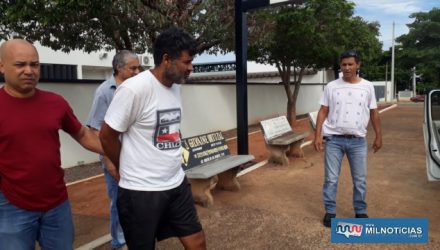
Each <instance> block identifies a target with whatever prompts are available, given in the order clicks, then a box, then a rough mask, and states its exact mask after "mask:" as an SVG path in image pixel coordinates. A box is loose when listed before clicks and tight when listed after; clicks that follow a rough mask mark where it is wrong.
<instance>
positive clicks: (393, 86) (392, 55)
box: [391, 22, 396, 101]
mask: <svg viewBox="0 0 440 250" xmlns="http://www.w3.org/2000/svg"><path fill="white" fill-rule="evenodd" d="M394 26H395V24H394V22H393V37H392V40H391V42H392V43H391V93H392V94H393V96H392V97H391V101H392V100H394V98H395V97H396V96H395V95H394V93H395V92H396V85H395V84H394V59H395V55H394Z"/></svg>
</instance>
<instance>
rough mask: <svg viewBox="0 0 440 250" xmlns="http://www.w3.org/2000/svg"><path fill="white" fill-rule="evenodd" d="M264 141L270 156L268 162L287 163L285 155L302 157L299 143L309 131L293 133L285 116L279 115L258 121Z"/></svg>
mask: <svg viewBox="0 0 440 250" xmlns="http://www.w3.org/2000/svg"><path fill="white" fill-rule="evenodd" d="M260 124H261V128H262V131H263V134H264V139H265V141H266V147H267V149H268V150H269V151H270V153H271V156H270V158H269V162H273V163H276V164H282V165H288V164H289V159H288V158H287V155H289V156H293V157H304V152H303V150H302V148H301V143H302V142H303V141H304V138H306V137H307V136H308V135H309V133H308V132H304V133H294V132H293V131H292V128H291V127H290V125H289V122H288V121H287V118H286V116H280V117H276V118H272V119H268V120H264V121H261V122H260Z"/></svg>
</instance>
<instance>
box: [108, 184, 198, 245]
mask: <svg viewBox="0 0 440 250" xmlns="http://www.w3.org/2000/svg"><path fill="white" fill-rule="evenodd" d="M117 206H118V214H119V221H120V223H121V226H122V229H123V231H124V236H125V241H126V242H127V246H128V248H129V249H130V250H135V249H154V248H155V242H156V239H157V240H163V239H166V238H169V237H184V236H188V235H191V234H194V233H198V232H200V231H201V230H202V226H201V224H200V221H199V218H198V216H197V211H196V208H195V206H194V199H193V197H192V193H191V184H190V183H189V182H188V180H187V179H186V177H185V179H184V180H183V182H182V184H180V186H178V187H176V188H173V189H170V190H166V191H135V190H128V189H124V188H121V187H119V189H118V199H117Z"/></svg>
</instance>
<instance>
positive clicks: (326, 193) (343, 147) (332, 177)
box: [323, 136, 367, 214]
mask: <svg viewBox="0 0 440 250" xmlns="http://www.w3.org/2000/svg"><path fill="white" fill-rule="evenodd" d="M344 154H345V155H347V158H348V162H349V163H350V171H351V178H352V181H353V208H354V211H355V213H356V214H365V213H366V211H367V203H366V193H367V183H366V175H367V142H366V140H365V138H364V137H356V138H345V137H335V136H329V137H326V142H325V156H324V168H325V180H324V187H323V199H324V207H325V210H326V212H327V213H332V214H336V192H337V189H338V179H339V174H340V173H341V162H342V158H343V157H344Z"/></svg>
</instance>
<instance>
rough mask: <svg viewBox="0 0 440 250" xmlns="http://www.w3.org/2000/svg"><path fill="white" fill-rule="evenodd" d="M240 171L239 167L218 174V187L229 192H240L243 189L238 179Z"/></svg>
mask: <svg viewBox="0 0 440 250" xmlns="http://www.w3.org/2000/svg"><path fill="white" fill-rule="evenodd" d="M238 170H239V167H236V168H231V169H229V170H227V171H225V172H223V173H220V174H218V183H217V187H218V188H220V189H223V190H228V191H239V190H240V189H241V187H240V183H239V182H238V179H237V174H238Z"/></svg>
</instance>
